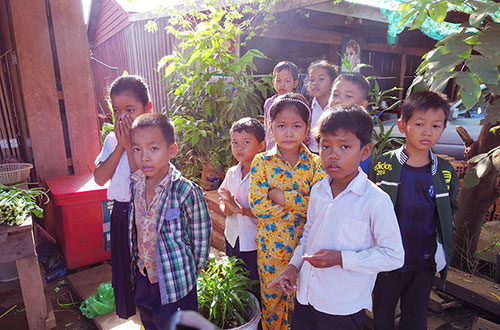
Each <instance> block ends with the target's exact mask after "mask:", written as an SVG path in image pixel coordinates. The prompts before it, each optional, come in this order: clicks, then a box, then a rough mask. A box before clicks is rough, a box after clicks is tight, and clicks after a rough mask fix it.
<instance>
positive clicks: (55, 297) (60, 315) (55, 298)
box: [0, 277, 500, 330]
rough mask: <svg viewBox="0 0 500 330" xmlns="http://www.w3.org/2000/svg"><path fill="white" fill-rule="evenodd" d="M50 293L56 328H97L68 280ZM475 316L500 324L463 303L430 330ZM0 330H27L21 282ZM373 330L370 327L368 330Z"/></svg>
mask: <svg viewBox="0 0 500 330" xmlns="http://www.w3.org/2000/svg"><path fill="white" fill-rule="evenodd" d="M47 294H48V295H49V296H50V300H51V301H52V305H53V308H54V313H55V317H56V322H57V326H56V328H55V329H58V330H63V329H77V330H80V329H81V330H90V329H97V327H96V326H95V324H94V322H93V321H92V320H89V319H87V318H86V317H85V316H83V315H82V314H81V312H80V310H79V306H80V301H79V299H78V297H77V296H76V294H75V293H74V292H72V291H71V290H70V288H69V286H68V284H67V282H66V279H65V277H62V278H59V279H56V280H54V281H52V282H50V283H48V284H47ZM4 314H5V315H4ZM476 316H479V317H482V318H485V319H488V320H490V321H493V322H496V323H499V324H500V316H496V315H492V314H488V313H487V312H485V311H482V310H479V309H477V308H474V307H473V306H471V305H468V304H466V303H463V305H462V306H459V307H452V308H449V309H447V310H445V311H444V312H442V313H436V312H432V311H429V313H428V328H429V330H458V329H460V330H462V329H463V330H467V329H471V328H472V324H473V322H474V319H475V317H476ZM0 329H12V330H25V329H26V330H28V324H27V321H26V312H25V309H24V304H23V300H22V295H21V288H20V285H19V281H18V280H13V281H9V282H0ZM366 329H370V327H366Z"/></svg>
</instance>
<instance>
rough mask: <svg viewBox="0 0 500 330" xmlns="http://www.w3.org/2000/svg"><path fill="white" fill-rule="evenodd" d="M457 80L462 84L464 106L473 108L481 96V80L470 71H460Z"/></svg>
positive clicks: (461, 92) (461, 94) (461, 91)
mask: <svg viewBox="0 0 500 330" xmlns="http://www.w3.org/2000/svg"><path fill="white" fill-rule="evenodd" d="M455 81H456V82H457V84H458V85H459V86H460V96H461V97H462V101H463V103H464V106H465V107H466V108H467V109H471V108H472V107H473V106H474V105H475V104H476V103H477V101H478V100H479V97H480V96H481V86H480V83H479V81H478V80H477V79H476V78H474V77H473V76H472V75H471V74H470V73H469V72H459V74H458V77H457V78H456V80H455Z"/></svg>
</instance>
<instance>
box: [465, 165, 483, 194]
mask: <svg viewBox="0 0 500 330" xmlns="http://www.w3.org/2000/svg"><path fill="white" fill-rule="evenodd" d="M479 181H480V179H479V178H478V177H477V174H476V170H475V169H471V170H469V171H467V173H465V176H464V187H465V188H467V189H470V188H473V187H475V186H477V185H478V184H479Z"/></svg>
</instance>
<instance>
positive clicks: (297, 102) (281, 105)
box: [269, 93, 311, 125]
mask: <svg viewBox="0 0 500 330" xmlns="http://www.w3.org/2000/svg"><path fill="white" fill-rule="evenodd" d="M287 106H294V107H295V108H296V109H297V114H298V115H299V116H300V118H302V120H303V121H304V123H306V125H307V124H309V119H310V118H311V109H310V108H309V105H307V100H306V98H305V97H304V96H302V95H301V94H299V93H286V94H283V95H280V96H278V97H277V98H275V99H274V101H273V104H271V109H270V110H269V116H270V117H271V122H273V121H274V119H275V118H276V115H277V114H278V113H280V112H281V111H282V110H284V109H285V108H286V107H287Z"/></svg>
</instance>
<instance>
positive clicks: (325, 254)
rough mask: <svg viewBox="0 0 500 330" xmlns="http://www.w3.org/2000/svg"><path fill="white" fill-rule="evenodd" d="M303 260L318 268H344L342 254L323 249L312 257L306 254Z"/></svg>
mask: <svg viewBox="0 0 500 330" xmlns="http://www.w3.org/2000/svg"><path fill="white" fill-rule="evenodd" d="M302 260H304V261H307V262H309V263H310V264H311V265H312V266H313V267H316V268H327V267H333V266H337V265H339V266H342V254H341V253H340V251H336V250H326V249H321V250H319V251H318V252H316V253H315V254H313V255H312V256H310V255H307V254H304V255H303V256H302Z"/></svg>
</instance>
